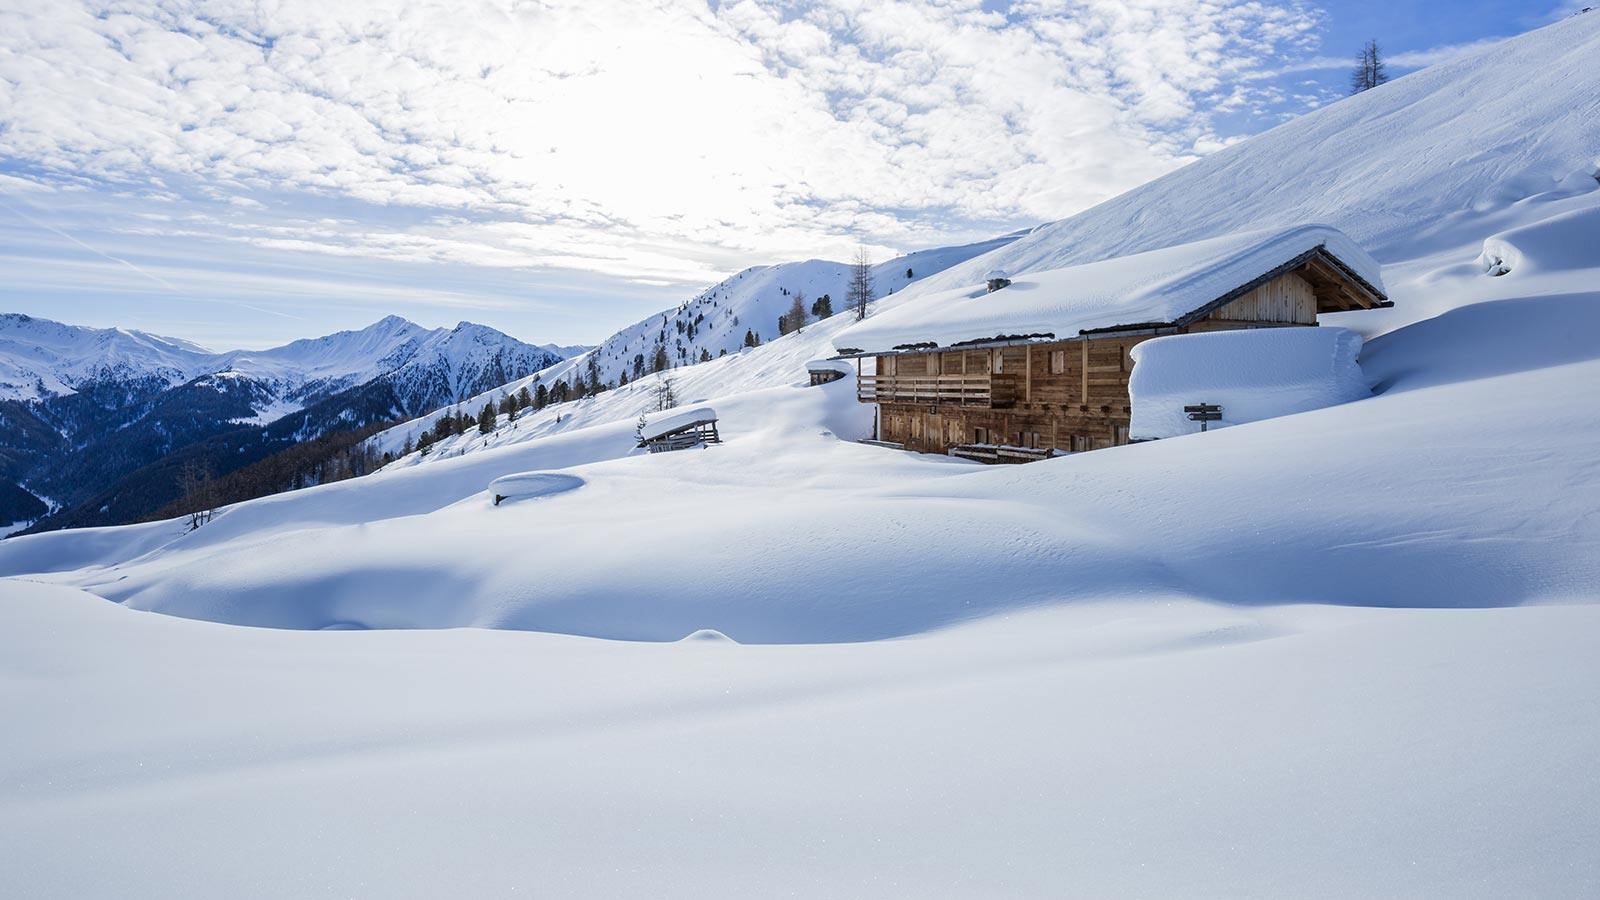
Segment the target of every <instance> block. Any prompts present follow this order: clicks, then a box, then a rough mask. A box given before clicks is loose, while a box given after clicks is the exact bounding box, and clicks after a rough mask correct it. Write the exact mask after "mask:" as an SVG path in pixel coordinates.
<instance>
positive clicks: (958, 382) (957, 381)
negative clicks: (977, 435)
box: [856, 375, 1018, 408]
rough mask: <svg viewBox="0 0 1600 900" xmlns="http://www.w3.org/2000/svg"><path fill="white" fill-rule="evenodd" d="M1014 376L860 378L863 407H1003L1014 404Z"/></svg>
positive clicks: (1015, 377)
mask: <svg viewBox="0 0 1600 900" xmlns="http://www.w3.org/2000/svg"><path fill="white" fill-rule="evenodd" d="M1017 377H1018V376H1016V375H861V376H859V377H858V378H857V381H856V396H857V397H858V398H860V400H861V402H862V403H948V404H952V405H956V406H987V407H991V408H994V407H1004V406H1011V405H1012V404H1014V403H1016V402H1017Z"/></svg>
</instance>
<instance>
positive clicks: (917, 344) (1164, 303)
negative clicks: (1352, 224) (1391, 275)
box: [837, 225, 1389, 356]
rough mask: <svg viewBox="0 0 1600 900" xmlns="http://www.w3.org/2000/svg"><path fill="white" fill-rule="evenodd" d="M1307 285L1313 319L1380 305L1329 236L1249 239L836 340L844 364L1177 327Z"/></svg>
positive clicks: (901, 316) (1115, 267)
mask: <svg viewBox="0 0 1600 900" xmlns="http://www.w3.org/2000/svg"><path fill="white" fill-rule="evenodd" d="M1291 271H1293V272H1297V273H1299V274H1301V275H1302V276H1303V277H1305V278H1306V279H1307V280H1308V281H1310V282H1311V283H1312V287H1313V290H1314V291H1315V292H1316V295H1317V308H1318V312H1333V311H1337V310H1344V309H1363V308H1370V307H1374V306H1386V305H1389V303H1388V298H1387V297H1386V296H1385V295H1384V291H1383V275H1382V272H1381V269H1380V267H1379V265H1378V263H1377V262H1376V261H1375V260H1374V259H1373V258H1372V257H1371V256H1369V255H1368V254H1367V253H1366V251H1364V250H1362V249H1361V248H1360V247H1359V246H1357V245H1356V243H1355V242H1354V241H1352V240H1351V239H1350V238H1349V237H1347V236H1346V235H1345V234H1344V232H1342V231H1339V230H1338V229H1337V228H1333V227H1331V226H1328V225H1299V226H1295V227H1293V228H1284V229H1269V230H1263V231H1247V232H1237V233H1234V234H1227V235H1223V236H1221V237H1216V238H1210V239H1207V240H1203V241H1196V242H1194V243H1189V244H1179V245H1177V246H1173V247H1165V248H1163V249H1160V250H1151V251H1148V252H1145V253H1136V254H1133V255H1131V256H1121V257H1115V258H1112V259H1106V260H1101V261H1099V262H1092V263H1086V264H1084V265H1079V266H1071V267H1069V268H1065V269H1053V270H1050V271H1044V272H1031V273H1027V274H1021V275H1017V276H1014V277H1013V278H1012V283H1011V285H1010V286H1009V287H1005V288H1002V289H1000V290H998V291H994V292H992V293H990V292H989V291H988V290H987V289H986V287H985V286H984V285H982V284H977V285H972V286H970V287H964V288H957V289H955V290H949V291H942V292H939V293H934V294H928V295H926V296H922V297H917V298H915V299H911V300H906V301H905V302H903V303H901V304H900V305H899V306H896V307H894V308H892V309H888V310H885V311H883V312H881V313H879V314H878V315H875V316H873V317H871V318H869V319H867V320H866V321H864V322H861V323H859V324H857V325H854V326H852V327H850V328H848V329H846V330H844V331H843V332H841V333H840V334H839V336H838V338H837V345H838V346H840V347H845V346H848V347H851V348H865V349H862V350H855V351H846V352H845V353H843V354H842V355H846V356H848V355H870V354H872V353H875V352H876V353H882V352H887V351H891V350H905V351H913V352H916V351H927V350H931V349H934V348H935V347H940V348H948V347H952V346H957V345H963V346H982V345H993V344H997V343H1017V342H1031V341H1039V340H1068V339H1072V338H1078V337H1080V336H1084V335H1094V334H1099V333H1106V332H1123V331H1141V330H1150V329H1160V328H1172V327H1179V326H1182V325H1187V324H1188V323H1189V322H1192V321H1194V320H1196V319H1199V318H1202V317H1203V316H1205V315H1208V314H1209V313H1210V312H1212V311H1213V310H1215V309H1216V308H1218V307H1219V306H1222V305H1223V304H1225V303H1227V302H1228V301H1230V300H1232V299H1234V298H1236V297H1239V296H1241V295H1243V294H1245V293H1248V292H1249V291H1251V290H1253V289H1255V288H1256V287H1258V286H1260V285H1261V284H1264V283H1266V282H1267V281H1270V280H1271V279H1273V278H1276V277H1278V276H1280V275H1282V274H1285V273H1286V272H1291Z"/></svg>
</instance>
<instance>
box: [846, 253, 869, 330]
mask: <svg viewBox="0 0 1600 900" xmlns="http://www.w3.org/2000/svg"><path fill="white" fill-rule="evenodd" d="M871 302H872V257H871V256H868V255H867V248H866V247H858V248H856V258H855V262H854V263H852V264H851V266H850V291H849V293H848V294H847V295H846V299H845V306H846V307H848V308H849V309H852V310H855V314H856V321H858V322H859V321H861V320H862V319H865V318H866V317H867V304H868V303H871Z"/></svg>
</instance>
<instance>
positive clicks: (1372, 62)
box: [1350, 38, 1389, 94]
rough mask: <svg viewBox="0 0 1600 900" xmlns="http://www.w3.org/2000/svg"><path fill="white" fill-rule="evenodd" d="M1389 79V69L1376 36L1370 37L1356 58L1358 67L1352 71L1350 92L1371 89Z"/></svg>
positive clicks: (1355, 92)
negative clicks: (1379, 48)
mask: <svg viewBox="0 0 1600 900" xmlns="http://www.w3.org/2000/svg"><path fill="white" fill-rule="evenodd" d="M1388 80H1389V70H1388V66H1386V65H1385V64H1384V62H1383V54H1382V53H1381V52H1379V50H1378V41H1377V39H1376V38H1369V39H1368V40H1367V43H1366V45H1365V46H1363V47H1362V48H1361V55H1360V56H1359V57H1357V58H1356V67H1355V68H1354V69H1352V70H1351V71H1350V93H1352V94H1359V93H1361V92H1362V91H1370V90H1372V89H1373V88H1375V87H1377V86H1378V85H1380V84H1383V83H1384V82H1385V81H1388Z"/></svg>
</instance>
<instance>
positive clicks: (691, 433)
mask: <svg viewBox="0 0 1600 900" xmlns="http://www.w3.org/2000/svg"><path fill="white" fill-rule="evenodd" d="M720 443H722V438H721V437H720V436H719V435H718V434H717V412H716V410H714V409H712V408H711V407H709V406H695V407H691V408H689V409H683V410H668V411H667V412H666V413H665V414H663V415H659V416H657V417H656V418H655V419H653V420H651V421H649V422H647V423H646V424H645V426H644V427H643V428H641V429H639V447H640V448H641V449H645V450H649V451H650V452H651V453H665V452H667V451H669V450H687V449H689V448H690V447H699V446H702V445H704V444H720Z"/></svg>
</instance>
